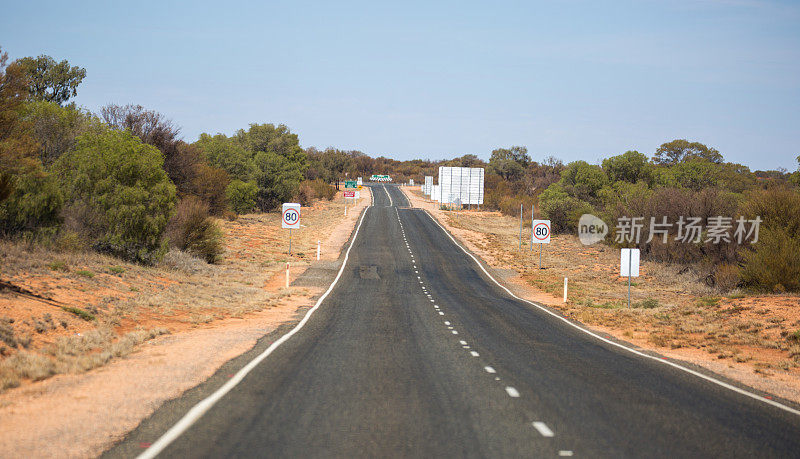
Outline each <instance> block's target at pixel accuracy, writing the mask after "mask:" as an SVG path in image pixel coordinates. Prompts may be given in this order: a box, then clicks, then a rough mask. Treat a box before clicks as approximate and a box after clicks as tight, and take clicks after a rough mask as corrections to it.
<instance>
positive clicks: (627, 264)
mask: <svg viewBox="0 0 800 459" xmlns="http://www.w3.org/2000/svg"><path fill="white" fill-rule="evenodd" d="M619 275H620V277H625V276H628V309H630V308H631V277H639V249H622V250H620V255H619Z"/></svg>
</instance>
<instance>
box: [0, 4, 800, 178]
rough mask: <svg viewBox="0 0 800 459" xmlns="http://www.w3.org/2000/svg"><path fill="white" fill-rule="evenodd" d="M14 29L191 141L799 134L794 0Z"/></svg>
mask: <svg viewBox="0 0 800 459" xmlns="http://www.w3.org/2000/svg"><path fill="white" fill-rule="evenodd" d="M0 45H2V46H3V48H4V49H6V50H7V51H8V52H9V54H10V55H11V57H12V58H17V57H22V56H28V55H38V54H41V53H44V54H49V55H51V56H53V57H54V58H56V59H58V60H61V59H68V60H69V61H70V62H71V63H72V64H73V65H79V66H82V67H85V68H86V69H87V77H86V79H85V80H84V83H83V84H82V85H81V86H80V88H79V94H78V97H77V102H78V103H79V104H80V105H83V106H85V107H86V108H88V109H90V110H93V111H97V110H98V109H99V107H101V106H103V105H105V104H107V103H112V102H113V103H118V104H126V103H137V104H141V105H144V106H145V107H147V108H152V109H155V110H157V111H159V112H162V113H164V114H165V115H166V116H168V117H169V118H171V119H173V120H174V121H175V122H176V123H177V124H179V125H180V126H182V128H183V134H184V138H185V139H186V140H187V141H193V140H195V139H196V138H197V136H198V135H199V134H200V133H201V132H211V133H216V132H223V133H226V134H231V133H233V132H234V131H235V130H236V129H238V128H241V127H246V126H247V125H248V124H249V123H254V122H258V123H266V122H270V123H276V124H277V123H284V124H286V125H288V126H289V127H290V128H291V129H292V130H293V131H294V132H296V133H298V134H299V135H300V141H301V144H302V145H303V146H304V147H308V146H316V147H318V148H324V147H327V146H334V147H337V148H343V149H359V150H362V151H364V152H366V153H368V154H370V155H373V156H377V155H386V156H389V157H393V158H397V159H412V158H430V159H441V158H449V157H453V156H457V155H463V154H466V153H472V154H477V155H478V156H480V157H482V158H488V155H489V153H490V151H491V150H492V149H493V148H495V147H498V146H510V145H526V146H527V147H528V150H529V152H530V154H531V156H532V157H533V158H534V159H535V160H539V159H541V158H543V157H545V156H548V155H555V156H556V157H559V158H562V159H564V160H567V161H571V160H575V159H584V160H587V161H589V162H597V161H599V160H600V159H602V158H604V157H607V156H610V155H615V154H619V153H622V152H624V151H626V150H628V149H636V150H639V151H641V152H643V153H647V154H648V155H651V154H652V153H653V152H654V150H655V149H656V148H657V147H658V145H660V144H661V143H663V142H665V141H668V140H671V139H674V138H688V139H690V140H697V141H700V142H703V143H706V144H707V145H710V146H713V147H716V148H717V149H719V150H720V151H721V152H722V153H723V155H725V158H726V159H727V160H729V161H735V162H741V163H744V164H746V165H748V166H750V167H751V168H754V169H772V168H777V167H785V168H787V169H789V170H794V169H795V168H796V162H795V160H794V157H795V156H797V155H798V154H800V3H798V2H790V1H760V0H674V1H656V0H653V1H648V0H640V1H625V2H623V1H614V2H610V1H598V0H595V1H585V2H583V1H561V0H559V1H547V2H533V1H521V2H497V1H494V2H489V1H482V2H469V1H454V2H428V1H423V2H411V1H402V2H393V4H388V2H378V1H374V0H373V1H365V2H348V1H339V2H304V1H286V2H255V1H254V2H247V3H243V2H236V1H219V0H216V1H213V2H205V1H202V2H180V3H179V2H170V1H152V2H151V1H137V2H115V1H111V2H109V1H107V0H104V1H95V2H64V1H54V2H37V1H19V2H13V3H12V4H10V5H4V6H3V7H2V15H0Z"/></svg>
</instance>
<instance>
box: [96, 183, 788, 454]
mask: <svg viewBox="0 0 800 459" xmlns="http://www.w3.org/2000/svg"><path fill="white" fill-rule="evenodd" d="M372 194H373V196H374V203H373V206H372V207H369V208H368V209H367V210H366V211H365V212H366V213H365V215H364V217H363V221H362V223H361V226H360V228H359V231H358V233H357V236H356V238H355V240H354V241H353V243H352V244H353V246H352V249H351V252H350V253H349V258H348V260H347V263H346V266H345V269H344V270H343V272H342V275H341V278H340V279H339V280H338V283H337V284H336V285H335V287H334V288H333V289H332V291H331V292H330V295H329V296H328V297H327V298H326V299H325V300H324V302H323V303H322V304H321V305H320V307H319V308H318V309H317V310H316V311H315V312H314V313H313V314H312V315H311V317H310V319H309V320H308V322H307V323H305V325H304V326H303V327H302V328H301V329H300V330H299V331H298V332H297V333H296V334H295V335H293V336H292V337H291V338H289V339H288V340H286V341H285V342H284V343H283V344H281V345H280V346H279V347H277V348H276V349H275V350H274V351H273V352H272V353H271V354H269V356H268V357H267V358H266V359H264V360H263V362H261V363H260V364H258V365H257V366H255V368H254V369H253V370H252V371H251V372H250V373H249V374H247V376H245V377H244V379H242V380H241V382H240V383H239V384H238V385H236V386H235V387H234V388H233V389H232V390H230V392H228V393H227V394H226V395H224V396H223V397H221V398H220V399H219V401H218V402H217V403H216V404H215V405H213V407H211V408H210V409H209V410H208V411H207V412H206V413H205V414H204V415H202V416H201V417H199V418H198V419H196V421H195V422H194V423H193V424H192V425H191V426H190V427H188V429H186V430H185V431H184V432H182V433H181V434H180V435H178V436H177V437H176V438H175V440H174V441H172V442H171V443H169V444H168V445H167V446H166V448H165V449H164V450H163V451H162V452H161V456H162V457H304V458H305V457H375V456H392V457H558V456H570V455H573V456H581V457H706V456H714V457H797V456H799V455H800V416H798V415H797V414H794V413H791V412H789V411H786V410H784V409H781V408H780V407H775V406H770V405H768V404H766V403H764V402H762V401H759V400H756V399H753V398H751V397H748V396H745V395H742V394H740V393H737V392H734V391H732V390H729V389H726V388H724V387H721V386H720V385H718V384H715V383H713V382H710V381H707V380H704V379H702V378H699V377H697V376H694V375H692V374H689V373H686V372H684V371H680V370H678V369H675V368H672V367H670V366H668V365H665V364H663V363H660V362H657V361H654V360H652V359H647V358H644V357H641V356H637V355H635V354H633V353H631V352H628V351H625V350H623V349H620V348H618V347H616V346H613V345H610V344H608V343H605V342H602V341H600V340H598V339H596V338H593V337H591V336H589V335H587V334H585V333H583V332H581V331H580V330H577V329H576V328H574V327H572V326H570V325H568V324H566V323H564V322H563V321H561V320H559V319H557V318H554V317H552V316H551V315H549V314H547V313H545V312H543V311H541V310H538V309H537V308H535V307H533V306H531V305H529V304H526V303H524V302H522V301H519V300H517V299H515V298H513V297H511V296H510V295H509V294H508V293H507V292H506V291H504V290H502V289H501V288H499V287H498V286H497V285H496V284H495V283H494V282H493V281H492V280H491V279H489V278H488V277H487V276H486V274H484V273H483V272H482V270H481V269H480V268H479V267H478V265H477V264H476V263H475V262H474V261H473V260H472V259H471V258H470V257H469V256H468V255H467V254H466V253H465V252H464V251H462V250H461V249H460V248H459V247H458V246H456V245H455V244H454V242H453V241H452V240H451V239H450V238H449V237H448V235H447V234H446V233H445V232H444V231H443V230H442V229H441V228H440V227H439V226H438V225H437V224H436V223H435V222H434V221H433V220H432V219H431V217H430V216H429V215H428V214H427V213H426V212H425V211H424V210H421V209H417V208H409V207H408V206H409V203H408V201H407V200H406V198H405V197H404V196H403V195H402V193H401V192H400V190H399V189H397V187H395V186H392V185H372ZM206 392H207V393H210V392H211V389H208V390H207V391H206ZM207 393H206V394H204V395H208V394H207ZM195 397H197V395H196V396H195ZM192 403H194V402H192ZM192 403H188V402H187V403H184V404H181V403H180V401H178V402H177V403H172V404H168V406H165V407H164V408H162V410H161V411H165V410H171V411H172V412H169V413H161V414H160V416H154V418H155V419H161V421H158V422H156V421H151V422H149V423H148V422H146V423H145V424H144V425H143V427H142V428H140V429H139V430H140V431H139V432H134V433H133V434H132V435H131V436H130V437H129V438H128V440H127V441H125V442H123V443H122V444H121V445H119V446H118V447H117V448H116V449H114V450H112V451H110V452H109V453H108V455H109V456H125V455H127V456H130V455H131V454H134V453H135V454H138V453H141V452H142V451H146V450H145V449H137V445H138V447H140V448H141V447H146V446H149V444H150V442H154V441H156V439H157V438H158V437H159V436H160V435H162V434H163V433H164V431H166V430H167V429H168V428H170V427H171V426H172V425H173V424H174V422H175V421H177V419H179V418H180V417H181V416H183V415H184V414H185V413H186V411H188V409H189V408H190V407H191V404H192ZM156 414H157V415H159V413H156ZM145 440H147V441H145Z"/></svg>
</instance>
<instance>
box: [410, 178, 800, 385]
mask: <svg viewBox="0 0 800 459" xmlns="http://www.w3.org/2000/svg"><path fill="white" fill-rule="evenodd" d="M410 194H411V195H412V196H414V199H415V200H417V201H420V199H421V196H420V193H419V192H418V191H413V190H412V192H411V193H410ZM426 208H428V209H431V205H430V204H428V205H427V206H426ZM434 212H435V213H436V214H437V215H439V216H440V219H441V220H444V222H446V223H447V225H448V226H449V227H450V228H451V229H452V230H453V231H454V232H455V233H456V234H457V235H458V236H459V237H461V238H462V240H465V241H466V242H467V243H468V244H469V245H470V246H471V247H472V248H473V250H475V251H477V252H478V253H480V255H481V256H483V257H484V259H485V260H487V261H488V262H489V263H490V264H491V265H492V266H495V267H499V268H510V269H513V270H515V271H516V272H518V273H519V278H520V279H521V280H522V282H524V283H525V284H526V285H528V286H530V287H534V288H535V289H536V290H538V291H542V292H545V293H546V294H544V295H538V296H537V297H536V299H537V301H539V302H543V303H545V304H548V305H549V306H552V307H555V308H558V309H559V310H561V311H562V312H563V313H564V315H565V316H567V317H569V318H573V319H577V320H579V321H581V322H583V323H586V324H588V325H593V326H600V327H603V328H605V329H607V330H609V331H610V332H612V333H613V334H615V335H617V336H619V337H621V338H622V339H626V340H628V341H631V342H633V343H635V344H638V345H641V346H645V347H657V348H662V349H670V350H676V349H680V350H682V351H686V352H688V353H690V354H692V355H693V356H696V357H699V358H702V359H717V360H720V361H726V362H728V363H729V364H731V365H733V364H741V363H746V364H748V365H750V366H751V368H752V371H755V372H756V373H759V374H762V375H769V374H773V373H779V372H785V373H786V374H788V375H793V376H795V377H797V376H800V297H798V296H797V295H785V294H784V295H762V294H753V293H750V292H747V291H743V290H738V289H737V290H733V291H729V292H726V293H724V294H723V293H722V292H720V291H718V290H716V289H715V288H713V287H710V286H708V285H707V284H705V283H704V282H702V281H700V280H699V279H700V276H699V275H698V274H699V273H700V272H705V270H706V269H705V267H694V266H692V265H681V264H667V263H656V262H647V261H643V262H642V266H641V277H639V278H634V279H633V282H632V287H631V303H632V308H631V309H628V308H627V278H621V277H619V257H620V255H619V250H618V249H615V248H612V247H609V246H605V245H602V244H596V245H593V246H584V245H583V244H581V242H580V241H579V240H578V238H577V237H576V236H573V235H554V236H553V237H552V239H551V243H550V244H549V245H545V246H544V247H543V248H542V249H543V254H542V267H543V268H544V269H538V263H539V247H538V246H534V247H533V251H531V250H530V249H531V246H530V244H529V243H528V242H527V241H526V240H525V239H526V238H528V239H529V238H530V222H528V223H527V225H526V228H525V229H524V231H523V246H522V251H521V252H520V250H519V220H518V219H516V218H513V217H508V216H504V215H501V214H500V213H499V212H475V211H461V212H447V211H441V210H434ZM564 277H568V278H569V303H568V304H563V303H562V295H563V287H564Z"/></svg>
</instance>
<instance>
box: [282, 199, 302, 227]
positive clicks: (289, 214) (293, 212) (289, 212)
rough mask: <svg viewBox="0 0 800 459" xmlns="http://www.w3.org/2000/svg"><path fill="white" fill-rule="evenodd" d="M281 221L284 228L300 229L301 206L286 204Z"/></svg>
mask: <svg viewBox="0 0 800 459" xmlns="http://www.w3.org/2000/svg"><path fill="white" fill-rule="evenodd" d="M281 220H282V221H281V226H282V227H283V228H300V204H294V203H288V204H284V205H283V212H281Z"/></svg>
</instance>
